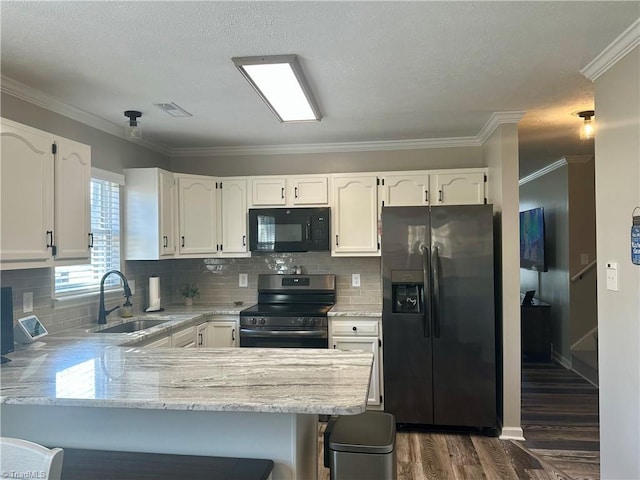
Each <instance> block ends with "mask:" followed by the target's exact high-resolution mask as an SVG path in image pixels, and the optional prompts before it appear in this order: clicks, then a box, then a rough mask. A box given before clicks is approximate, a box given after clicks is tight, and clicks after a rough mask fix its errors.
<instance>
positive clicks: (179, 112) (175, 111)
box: [154, 102, 193, 117]
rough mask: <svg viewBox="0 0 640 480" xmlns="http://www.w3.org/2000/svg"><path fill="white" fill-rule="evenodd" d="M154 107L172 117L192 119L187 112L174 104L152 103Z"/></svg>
mask: <svg viewBox="0 0 640 480" xmlns="http://www.w3.org/2000/svg"><path fill="white" fill-rule="evenodd" d="M154 105H155V106H156V107H158V108H159V109H160V110H162V111H163V112H165V113H168V114H169V115H171V116H172V117H193V115H192V114H191V113H189V112H187V111H186V110H185V109H184V108H182V107H181V106H179V105H177V104H175V103H174V102H169V103H154Z"/></svg>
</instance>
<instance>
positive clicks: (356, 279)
mask: <svg viewBox="0 0 640 480" xmlns="http://www.w3.org/2000/svg"><path fill="white" fill-rule="evenodd" d="M351 286H352V287H359V286H360V274H359V273H352V274H351Z"/></svg>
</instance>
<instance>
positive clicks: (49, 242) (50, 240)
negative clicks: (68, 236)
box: [47, 230, 58, 257]
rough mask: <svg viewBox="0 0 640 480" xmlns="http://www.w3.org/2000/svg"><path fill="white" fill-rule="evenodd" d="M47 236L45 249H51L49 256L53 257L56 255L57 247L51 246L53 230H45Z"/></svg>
mask: <svg viewBox="0 0 640 480" xmlns="http://www.w3.org/2000/svg"><path fill="white" fill-rule="evenodd" d="M47 236H48V237H49V240H47V248H50V249H51V255H53V256H54V257H55V256H56V255H57V254H58V247H56V246H55V245H54V244H53V230H47Z"/></svg>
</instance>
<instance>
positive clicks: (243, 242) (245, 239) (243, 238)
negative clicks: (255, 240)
mask: <svg viewBox="0 0 640 480" xmlns="http://www.w3.org/2000/svg"><path fill="white" fill-rule="evenodd" d="M242 246H243V247H246V246H247V236H246V235H242Z"/></svg>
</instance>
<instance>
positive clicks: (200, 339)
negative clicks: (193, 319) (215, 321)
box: [196, 322, 209, 348]
mask: <svg viewBox="0 0 640 480" xmlns="http://www.w3.org/2000/svg"><path fill="white" fill-rule="evenodd" d="M208 328H209V324H208V323H207V322H204V323H201V324H200V325H196V348H204V347H207V346H208V345H207V331H208Z"/></svg>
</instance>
